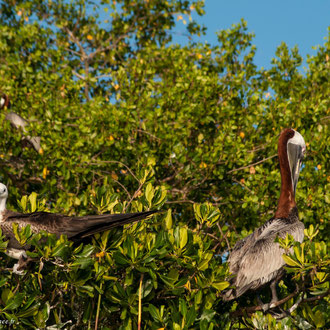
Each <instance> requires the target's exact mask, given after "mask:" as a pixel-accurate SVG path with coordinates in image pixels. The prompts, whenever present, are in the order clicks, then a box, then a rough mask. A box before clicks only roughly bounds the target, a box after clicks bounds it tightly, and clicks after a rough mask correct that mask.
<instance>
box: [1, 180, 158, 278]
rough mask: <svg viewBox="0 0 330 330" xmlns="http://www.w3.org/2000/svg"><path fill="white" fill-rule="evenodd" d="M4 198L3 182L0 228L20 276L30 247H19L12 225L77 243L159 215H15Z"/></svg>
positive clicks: (4, 187)
mask: <svg viewBox="0 0 330 330" xmlns="http://www.w3.org/2000/svg"><path fill="white" fill-rule="evenodd" d="M7 198H8V189H7V187H6V186H5V185H4V184H3V183H0V228H1V230H2V234H3V235H4V236H5V237H6V239H7V240H8V246H7V252H6V253H7V255H9V256H10V257H12V258H15V259H19V262H18V264H16V265H15V266H14V271H15V272H16V273H18V274H21V273H20V268H22V267H21V265H23V264H24V263H25V260H26V258H27V255H26V253H25V251H26V250H28V249H29V246H26V245H25V246H21V245H20V243H19V242H18V241H17V240H16V238H15V234H14V232H13V223H16V224H18V225H19V227H20V228H22V227H25V226H27V225H30V228H31V230H32V232H33V233H38V232H40V231H41V230H44V231H47V232H49V233H51V234H56V236H57V237H60V236H61V235H67V237H68V238H69V239H71V240H73V241H80V240H82V239H83V238H85V237H88V236H91V235H93V234H95V233H99V232H102V231H105V230H108V229H110V228H114V227H118V226H122V225H124V224H128V223H131V222H135V221H139V220H142V219H145V218H147V217H148V216H149V215H151V214H153V213H156V212H158V211H146V212H138V213H127V214H102V215H86V216H82V217H70V216H65V215H61V214H56V213H48V212H34V213H18V212H13V211H10V210H7V209H6V201H7Z"/></svg>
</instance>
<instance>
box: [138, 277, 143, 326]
mask: <svg viewBox="0 0 330 330" xmlns="http://www.w3.org/2000/svg"><path fill="white" fill-rule="evenodd" d="M142 281H143V273H142V274H141V278H140V288H139V313H138V330H141V314H142Z"/></svg>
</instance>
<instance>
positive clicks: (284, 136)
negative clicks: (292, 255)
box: [223, 129, 306, 303]
mask: <svg viewBox="0 0 330 330" xmlns="http://www.w3.org/2000/svg"><path fill="white" fill-rule="evenodd" d="M305 150H306V145H305V141H304V139H303V137H302V136H301V135H300V134H299V133H298V132H296V131H295V130H293V129H285V130H284V131H282V133H281V135H280V138H279V143H278V157H279V163H280V171H281V193H280V199H279V203H278V207H277V211H276V213H275V216H274V217H273V218H271V219H270V220H268V221H267V222H266V223H265V224H264V225H263V226H261V227H260V228H258V229H257V230H255V231H254V232H253V233H252V234H251V235H249V236H247V237H245V238H244V239H242V240H241V241H239V242H237V243H236V245H235V247H234V249H233V251H232V252H231V254H230V256H229V259H228V263H229V270H230V272H231V273H232V274H233V275H234V277H233V278H232V279H231V280H230V282H231V284H232V286H233V288H232V289H229V290H227V291H226V292H225V293H224V295H223V300H225V301H228V300H232V299H235V298H238V297H239V296H241V295H242V294H244V293H245V292H246V291H247V290H256V289H258V288H260V287H262V286H263V285H265V284H267V283H268V282H272V283H271V290H272V301H271V303H274V302H276V301H277V295H276V282H277V280H278V279H279V278H280V277H281V276H282V274H283V271H284V270H283V266H284V265H285V262H284V259H283V258H282V255H283V254H284V250H283V249H281V248H280V246H279V244H278V243H276V242H275V238H276V237H277V236H279V237H282V238H283V237H285V236H286V235H287V234H290V235H292V236H293V238H294V239H295V240H296V241H299V242H302V241H303V238H304V225H303V223H302V222H300V221H299V217H298V210H297V207H296V202H295V191H296V185H297V182H298V176H299V171H300V168H301V161H302V158H303V156H304V153H305Z"/></svg>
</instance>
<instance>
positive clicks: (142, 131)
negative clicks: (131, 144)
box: [135, 128, 162, 141]
mask: <svg viewBox="0 0 330 330" xmlns="http://www.w3.org/2000/svg"><path fill="white" fill-rule="evenodd" d="M135 131H137V132H140V133H144V134H147V135H150V136H151V137H153V138H154V139H155V140H158V141H161V140H162V139H160V138H159V137H157V136H155V135H153V134H151V133H149V132H148V131H145V130H143V129H139V128H138V129H136V130H135Z"/></svg>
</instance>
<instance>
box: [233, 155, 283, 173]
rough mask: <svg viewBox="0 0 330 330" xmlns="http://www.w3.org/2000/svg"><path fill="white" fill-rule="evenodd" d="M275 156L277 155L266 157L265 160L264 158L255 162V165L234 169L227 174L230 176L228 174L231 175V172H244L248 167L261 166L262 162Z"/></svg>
mask: <svg viewBox="0 0 330 330" xmlns="http://www.w3.org/2000/svg"><path fill="white" fill-rule="evenodd" d="M276 156H277V154H275V155H272V156H270V157H267V158H265V159H262V160H259V161H258V162H255V163H253V164H250V165H247V166H242V167H239V168H234V169H233V170H230V171H228V172H227V174H230V173H233V172H236V171H240V170H244V169H246V168H249V167H252V166H254V165H258V164H261V163H263V162H265V161H267V160H269V159H272V158H274V157H276Z"/></svg>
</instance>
